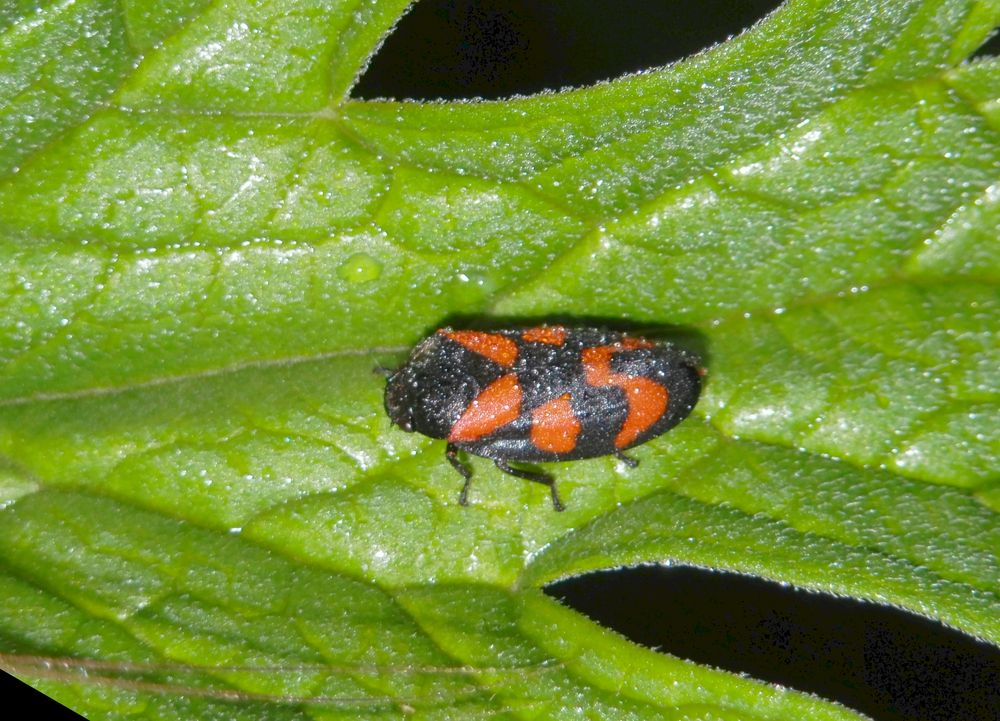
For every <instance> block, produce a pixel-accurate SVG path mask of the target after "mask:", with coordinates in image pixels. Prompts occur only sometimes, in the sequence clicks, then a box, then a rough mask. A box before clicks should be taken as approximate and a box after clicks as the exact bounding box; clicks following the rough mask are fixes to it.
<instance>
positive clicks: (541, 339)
mask: <svg viewBox="0 0 1000 721" xmlns="http://www.w3.org/2000/svg"><path fill="white" fill-rule="evenodd" d="M566 335H567V331H566V329H565V328H563V327H562V326H561V325H540V326H538V327H537V328H527V329H525V330H524V331H522V333H521V338H523V339H524V340H525V341H527V342H528V343H545V344H547V345H562V344H563V343H565V342H566Z"/></svg>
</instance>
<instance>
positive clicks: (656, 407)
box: [581, 338, 670, 448]
mask: <svg viewBox="0 0 1000 721" xmlns="http://www.w3.org/2000/svg"><path fill="white" fill-rule="evenodd" d="M625 340H626V341H638V342H641V343H644V344H648V343H649V341H644V340H642V339H640V338H635V339H632V338H627V339H625ZM649 347H651V344H649V345H635V344H634V343H628V344H627V345H626V343H625V342H624V341H623V342H621V343H615V344H613V345H601V346H596V347H594V348H584V349H583V352H582V353H581V357H582V359H583V370H584V373H586V376H587V383H589V384H590V385H592V386H615V387H617V388H621V389H622V390H623V391H625V400H626V401H627V402H628V414H627V415H626V416H625V422H624V423H622V427H621V430H619V431H618V435H617V436H615V448H627V447H628V446H629V445H630V444H631V443H632V442H634V441H635V439H636V438H638V437H639V435H640V434H642V432H643V431H645V430H646V429H647V428H649V427H650V426H652V425H653V424H654V423H656V421H657V420H659V419H660V418H661V417H662V416H663V414H664V413H666V411H667V403H668V402H669V397H670V394H669V393H668V392H667V389H666V388H664V387H663V386H662V385H660V384H659V383H657V382H656V381H651V380H649V379H648V378H642V377H640V376H630V375H627V374H625V373H613V372H612V371H611V358H612V356H614V354H615V353H617V352H618V351H622V350H632V349H634V348H649Z"/></svg>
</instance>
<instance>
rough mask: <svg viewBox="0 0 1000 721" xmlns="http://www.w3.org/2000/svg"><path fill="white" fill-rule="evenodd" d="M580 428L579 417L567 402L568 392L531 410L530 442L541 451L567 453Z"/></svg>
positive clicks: (574, 443)
mask: <svg viewBox="0 0 1000 721" xmlns="http://www.w3.org/2000/svg"><path fill="white" fill-rule="evenodd" d="M580 428H581V425H580V419H579V418H577V417H576V414H575V413H574V412H573V408H572V407H571V406H570V403H569V393H563V394H562V395H561V396H559V397H558V398H555V399H553V400H551V401H549V402H548V403H543V404H542V405H540V406H538V408H536V409H535V410H533V411H532V412H531V442H532V443H534V444H535V447H536V448H539V449H540V450H543V451H549V452H551V453H569V452H570V451H572V450H573V449H574V448H576V437H577V436H579V435H580Z"/></svg>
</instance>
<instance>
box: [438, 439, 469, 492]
mask: <svg viewBox="0 0 1000 721" xmlns="http://www.w3.org/2000/svg"><path fill="white" fill-rule="evenodd" d="M444 455H445V458H447V459H448V462H449V463H450V464H451V466H452V468H454V469H455V470H456V471H458V472H459V473H460V474H461V476H462V478H464V479H465V485H464V486H462V492H461V493H460V494H459V495H458V502H459V503H460V504H461V505H463V506H467V505H469V486H471V485H472V471H470V470H469V467H468V466H467V465H465V464H464V463H462V461H460V460H459V458H458V448H457V447H456V446H455V444H454V443H449V444H448V447H447V448H446V449H445V452H444Z"/></svg>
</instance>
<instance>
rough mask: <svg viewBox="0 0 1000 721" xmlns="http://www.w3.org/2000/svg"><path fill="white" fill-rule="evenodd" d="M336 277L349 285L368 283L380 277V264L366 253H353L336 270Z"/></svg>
mask: <svg viewBox="0 0 1000 721" xmlns="http://www.w3.org/2000/svg"><path fill="white" fill-rule="evenodd" d="M337 275H339V276H340V277H341V279H342V280H346V281H347V282H349V283H370V282H372V281H373V280H378V279H379V277H380V276H381V275H382V264H381V263H380V262H379V261H377V260H375V258H373V257H372V256H370V255H368V254H367V253H355V254H354V255H352V256H350V257H349V258H348V259H347V260H345V261H344V262H343V263H342V264H341V265H340V267H339V268H337Z"/></svg>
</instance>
